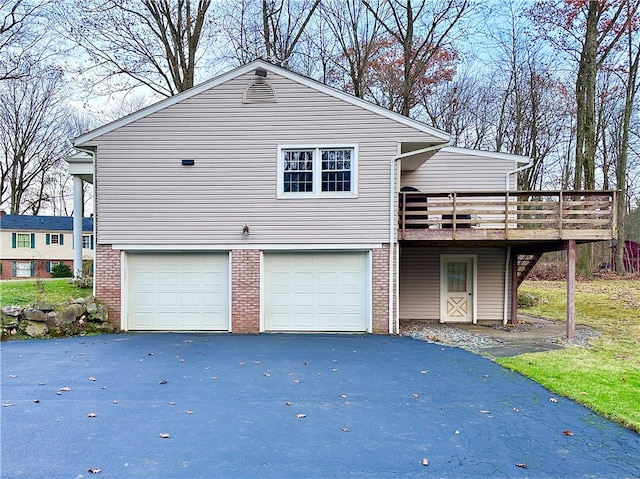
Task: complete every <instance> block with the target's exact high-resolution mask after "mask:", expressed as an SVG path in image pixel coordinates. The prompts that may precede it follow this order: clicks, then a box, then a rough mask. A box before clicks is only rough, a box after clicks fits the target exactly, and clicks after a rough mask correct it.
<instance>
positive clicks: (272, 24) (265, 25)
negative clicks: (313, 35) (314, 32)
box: [262, 0, 320, 67]
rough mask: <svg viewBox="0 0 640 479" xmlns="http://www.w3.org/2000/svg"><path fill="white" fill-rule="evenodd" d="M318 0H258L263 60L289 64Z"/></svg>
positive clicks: (284, 64)
mask: <svg viewBox="0 0 640 479" xmlns="http://www.w3.org/2000/svg"><path fill="white" fill-rule="evenodd" d="M318 5H320V0H301V1H298V2H295V1H293V0H262V35H263V38H264V48H265V58H266V60H268V61H270V62H272V63H275V64H276V65H282V66H284V67H286V66H288V65H289V62H290V59H291V56H292V55H293V53H294V51H295V49H296V46H297V44H298V42H299V41H300V38H301V37H302V34H303V33H304V31H305V29H306V27H307V25H308V24H309V22H310V21H311V19H312V18H313V14H314V12H315V11H316V9H317V8H318Z"/></svg>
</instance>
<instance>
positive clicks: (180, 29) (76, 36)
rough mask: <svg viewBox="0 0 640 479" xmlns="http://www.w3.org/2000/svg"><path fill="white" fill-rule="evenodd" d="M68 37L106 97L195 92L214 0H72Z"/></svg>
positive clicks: (63, 12)
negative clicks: (138, 90) (143, 90)
mask: <svg viewBox="0 0 640 479" xmlns="http://www.w3.org/2000/svg"><path fill="white" fill-rule="evenodd" d="M71 1H72V8H69V5H65V4H61V6H60V9H59V12H58V14H59V15H60V17H61V18H62V19H64V22H61V23H62V25H63V26H64V27H65V31H64V34H65V35H66V36H67V38H69V39H71V40H72V41H73V42H75V43H76V44H77V45H79V46H80V47H82V48H83V49H84V50H85V51H86V53H87V54H88V58H89V60H90V65H89V66H88V67H86V68H81V70H82V72H83V73H87V74H88V75H87V76H88V77H97V78H98V81H97V82H92V83H91V85H90V86H93V87H98V86H101V87H103V88H104V89H105V90H106V91H107V92H111V91H124V90H127V89H129V88H131V87H132V86H133V87H135V86H141V85H144V86H146V87H148V88H149V89H151V90H152V91H153V92H155V93H157V94H159V95H162V96H167V97H168V96H172V95H175V94H176V93H179V92H182V91H184V90H187V89H189V88H191V87H192V86H193V85H194V82H195V80H196V74H197V72H198V70H197V68H198V66H199V64H200V61H201V57H202V55H203V51H202V48H201V46H202V41H203V39H205V38H206V37H207V35H208V33H209V29H208V26H209V22H210V21H211V19H210V18H209V16H208V11H209V7H210V6H211V0H198V1H197V2H196V1H195V0H193V1H192V0H177V1H170V0H104V1H103V0H71Z"/></svg>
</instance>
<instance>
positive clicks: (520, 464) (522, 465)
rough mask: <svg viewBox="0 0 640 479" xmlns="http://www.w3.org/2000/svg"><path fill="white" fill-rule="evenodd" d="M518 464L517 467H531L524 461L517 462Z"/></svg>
mask: <svg viewBox="0 0 640 479" xmlns="http://www.w3.org/2000/svg"><path fill="white" fill-rule="evenodd" d="M516 466H517V467H521V468H523V469H529V466H527V465H526V464H525V463H523V462H517V463H516Z"/></svg>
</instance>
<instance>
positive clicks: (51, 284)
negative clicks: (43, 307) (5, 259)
mask: <svg viewBox="0 0 640 479" xmlns="http://www.w3.org/2000/svg"><path fill="white" fill-rule="evenodd" d="M92 293H93V288H78V287H77V286H76V285H75V284H73V282H71V281H70V280H69V279H68V278H65V279H47V280H34V281H2V282H0V306H2V307H4V306H21V307H23V306H28V305H29V304H33V303H35V302H36V301H39V302H44V303H53V304H59V303H64V302H65V301H69V300H71V299H76V298H84V297H86V296H89V295H91V294H92Z"/></svg>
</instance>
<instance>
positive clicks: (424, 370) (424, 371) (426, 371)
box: [420, 369, 429, 374]
mask: <svg viewBox="0 0 640 479" xmlns="http://www.w3.org/2000/svg"><path fill="white" fill-rule="evenodd" d="M428 372H429V371H428V370H427V369H423V370H422V371H420V374H427V373H428Z"/></svg>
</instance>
